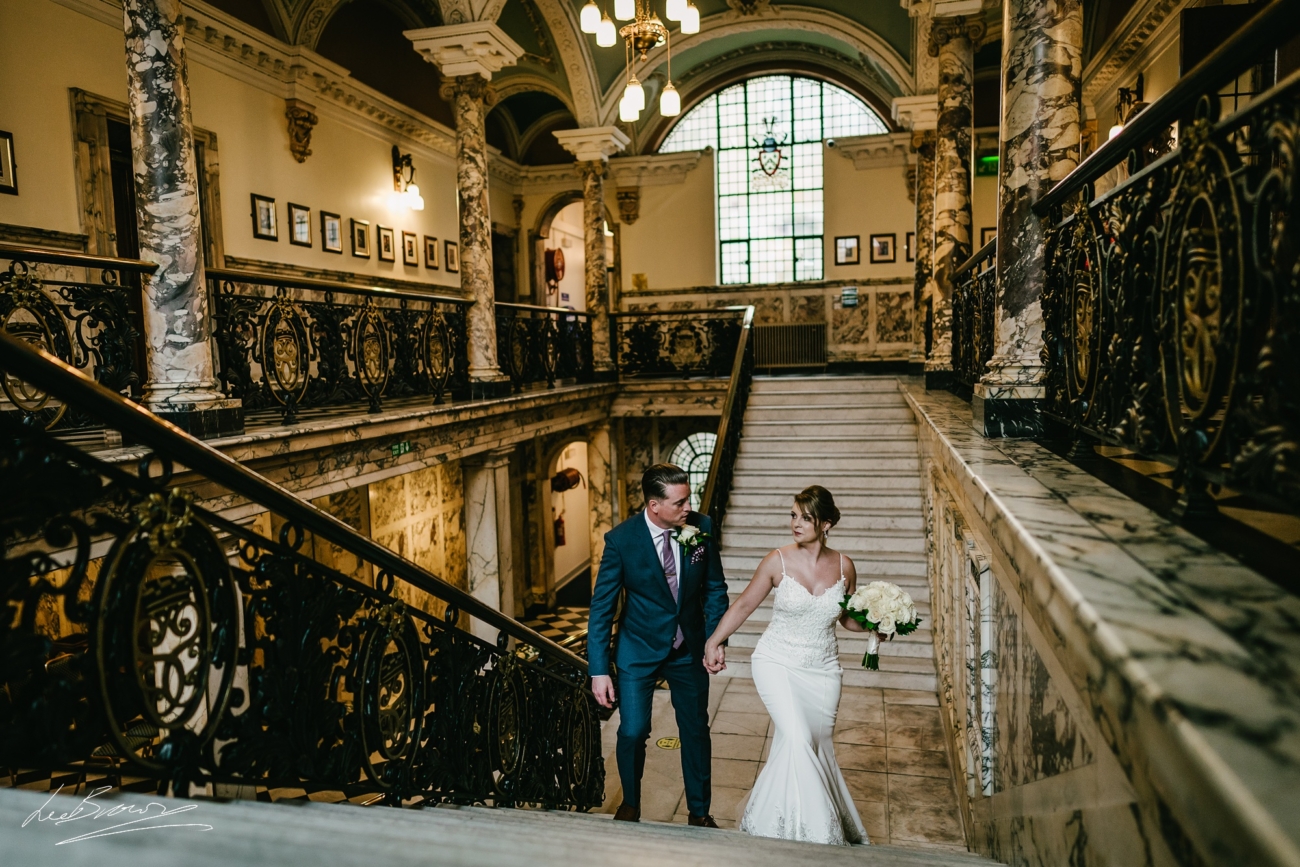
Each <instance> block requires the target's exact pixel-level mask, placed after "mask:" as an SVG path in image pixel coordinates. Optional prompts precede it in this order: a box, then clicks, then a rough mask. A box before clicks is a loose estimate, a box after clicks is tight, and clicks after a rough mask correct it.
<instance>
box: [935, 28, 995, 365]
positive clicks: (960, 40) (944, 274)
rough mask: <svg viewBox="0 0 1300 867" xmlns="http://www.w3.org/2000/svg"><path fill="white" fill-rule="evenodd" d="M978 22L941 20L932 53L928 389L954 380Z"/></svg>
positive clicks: (967, 239)
mask: <svg viewBox="0 0 1300 867" xmlns="http://www.w3.org/2000/svg"><path fill="white" fill-rule="evenodd" d="M983 33H984V24H983V22H982V21H980V20H979V19H977V18H968V17H965V16H957V17H955V18H937V19H935V21H934V24H933V27H932V28H931V30H930V45H929V52H930V56H931V57H937V58H938V60H939V64H938V66H939V94H938V100H937V101H938V109H939V115H938V118H937V120H936V127H935V147H934V283H935V293H934V302H933V307H932V310H933V314H932V325H931V342H930V355H929V357H928V358H927V359H926V363H925V371H926V385H927V387H940V386H944V385H946V384H947V380H948V379H949V378H951V375H952V290H953V277H952V275H953V273H954V272H955V271H956V270H957V269H958V268H959V267H961V265H962V264H963V263H964V262H965V261H966V260H967V259H969V258H970V254H971V198H970V197H971V128H972V124H973V122H974V103H975V96H974V77H975V48H974V43H975V41H976V40H978V39H979V38H980V36H982V35H983Z"/></svg>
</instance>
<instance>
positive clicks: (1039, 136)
mask: <svg viewBox="0 0 1300 867" xmlns="http://www.w3.org/2000/svg"><path fill="white" fill-rule="evenodd" d="M1082 49H1083V4H1082V2H1081V0H1053V2H1051V3H1048V2H1045V0H1008V2H1007V3H1006V4H1005V6H1004V7H1003V20H1002V128H1001V134H1000V138H1001V142H1000V149H1001V152H1000V155H999V176H1000V177H999V186H998V257H997V267H998V270H997V298H996V310H995V313H994V323H995V324H994V337H993V358H992V359H991V360H990V361H989V364H988V372H987V373H986V374H985V375H984V376H983V378H982V379H981V380H980V381H979V382H978V383H976V384H975V393H974V397H973V399H972V401H971V408H972V410H973V415H974V424H975V429H976V430H978V431H980V432H981V433H983V434H984V435H985V436H1038V435H1040V434H1041V433H1043V422H1042V417H1041V415H1040V408H1041V401H1042V398H1043V397H1044V390H1043V385H1042V382H1043V362H1042V356H1041V352H1042V347H1043V306H1042V294H1043V286H1044V282H1045V278H1046V262H1045V259H1046V252H1047V251H1046V248H1045V244H1044V237H1043V224H1042V222H1041V221H1040V219H1039V218H1038V217H1037V216H1036V215H1035V214H1034V212H1033V206H1034V203H1035V202H1037V201H1038V200H1039V199H1040V198H1042V197H1043V196H1044V195H1045V194H1046V193H1047V191H1048V190H1050V189H1051V188H1052V185H1053V184H1055V183H1056V182H1057V181H1059V180H1060V179H1061V178H1064V177H1065V176H1066V175H1068V174H1069V173H1070V172H1071V171H1073V169H1074V168H1075V166H1076V165H1078V162H1079V141H1080V134H1081V132H1082V129H1081V125H1080V124H1081V110H1082V92H1083V51H1082Z"/></svg>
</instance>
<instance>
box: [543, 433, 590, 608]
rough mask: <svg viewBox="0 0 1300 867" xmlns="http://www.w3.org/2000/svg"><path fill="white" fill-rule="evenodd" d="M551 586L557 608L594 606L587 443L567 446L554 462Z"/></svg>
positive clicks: (552, 472) (551, 486) (551, 493)
mask: <svg viewBox="0 0 1300 867" xmlns="http://www.w3.org/2000/svg"><path fill="white" fill-rule="evenodd" d="M550 474H551V484H550V492H549V493H550V499H551V541H552V546H551V547H552V550H551V570H552V571H551V582H552V583H551V586H552V587H554V588H555V601H556V604H557V605H560V606H569V607H586V606H587V605H589V604H591V585H592V579H593V577H594V572H595V564H593V563H592V562H591V507H590V500H589V497H588V491H587V443H586V442H584V441H582V440H575V441H574V442H571V443H568V444H566V445H565V446H564V447H562V448H561V449H560V450H559V451H558V452H557V453H556V455H555V457H554V459H553V460H552V461H551V470H550Z"/></svg>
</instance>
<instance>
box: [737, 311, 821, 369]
mask: <svg viewBox="0 0 1300 867" xmlns="http://www.w3.org/2000/svg"><path fill="white" fill-rule="evenodd" d="M754 353H755V361H754V363H755V365H756V366H757V367H825V366H826V323H825V322H811V323H798V324H795V325H756V326H754Z"/></svg>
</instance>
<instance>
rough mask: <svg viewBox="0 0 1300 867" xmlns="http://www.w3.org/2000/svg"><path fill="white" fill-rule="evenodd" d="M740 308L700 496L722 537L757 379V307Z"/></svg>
mask: <svg viewBox="0 0 1300 867" xmlns="http://www.w3.org/2000/svg"><path fill="white" fill-rule="evenodd" d="M739 309H740V311H741V318H740V320H739V323H738V324H739V326H740V330H739V334H738V335H737V337H736V349H735V354H734V355H733V356H732V360H731V383H730V384H729V385H728V386H727V399H726V401H725V402H724V403H723V405H722V419H721V420H720V421H719V422H718V439H717V441H716V442H715V443H714V445H713V458H712V460H711V461H710V462H709V477H708V479H707V481H705V483H704V494H703V495H702V496H701V497H700V511H701V512H703V513H704V514H706V515H708V516H709V517H710V518H712V519H713V528H714V533H715V534H716V535H717V536H718V537H719V538H721V536H722V529H723V526H722V525H723V521H724V519H725V518H726V515H727V501H728V500H729V499H730V498H731V484H732V479H733V477H734V475H735V471H736V457H737V456H738V455H739V453H740V433H741V427H742V426H743V423H744V420H745V407H746V406H747V405H748V404H749V390H750V386H751V385H752V384H753V381H754V361H755V352H754V339H753V336H754V308H753V307H741V308H739Z"/></svg>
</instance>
